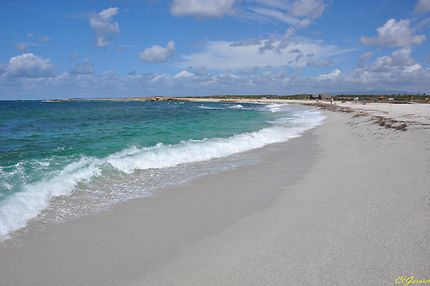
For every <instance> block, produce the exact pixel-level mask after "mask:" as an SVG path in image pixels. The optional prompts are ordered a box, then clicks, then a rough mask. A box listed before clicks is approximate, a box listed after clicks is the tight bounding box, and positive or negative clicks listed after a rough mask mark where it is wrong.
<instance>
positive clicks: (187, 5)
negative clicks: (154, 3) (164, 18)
mask: <svg viewBox="0 0 430 286" xmlns="http://www.w3.org/2000/svg"><path fill="white" fill-rule="evenodd" d="M237 2H239V1H238V0H173V2H172V4H171V6H170V12H171V13H172V14H173V15H175V16H195V17H201V18H206V17H213V18H220V17H223V16H225V15H229V14H232V13H233V10H234V6H235V4H236V3H237Z"/></svg>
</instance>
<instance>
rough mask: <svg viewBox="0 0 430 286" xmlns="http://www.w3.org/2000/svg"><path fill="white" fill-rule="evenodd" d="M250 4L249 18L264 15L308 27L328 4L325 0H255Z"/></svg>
mask: <svg viewBox="0 0 430 286" xmlns="http://www.w3.org/2000/svg"><path fill="white" fill-rule="evenodd" d="M254 2H255V4H254V5H252V4H251V5H248V7H247V9H248V10H249V11H250V12H251V15H249V18H253V17H257V18H258V17H263V18H267V19H271V20H275V21H280V22H284V23H287V24H290V25H292V26H295V27H307V26H309V25H310V24H311V23H312V21H315V20H316V19H318V18H320V17H321V16H322V14H323V12H324V9H325V7H326V4H325V3H324V1H323V0H293V1H281V0H255V1H254Z"/></svg>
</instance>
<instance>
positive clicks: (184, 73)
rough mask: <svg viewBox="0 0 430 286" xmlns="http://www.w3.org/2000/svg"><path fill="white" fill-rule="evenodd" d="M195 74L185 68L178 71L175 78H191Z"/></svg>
mask: <svg viewBox="0 0 430 286" xmlns="http://www.w3.org/2000/svg"><path fill="white" fill-rule="evenodd" d="M193 76H194V74H193V73H191V72H189V71H186V70H183V71H180V72H178V73H177V74H176V75H175V76H174V78H176V79H180V78H191V77H193Z"/></svg>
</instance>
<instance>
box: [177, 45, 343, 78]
mask: <svg viewBox="0 0 430 286" xmlns="http://www.w3.org/2000/svg"><path fill="white" fill-rule="evenodd" d="M344 52H346V51H345V50H341V49H339V48H338V47H337V46H334V45H324V44H323V43H321V42H317V41H312V40H310V39H304V38H297V39H292V38H290V39H288V41H285V40H284V39H282V38H281V39H263V40H258V41H255V42H254V41H247V42H246V44H239V43H235V42H227V41H209V42H207V43H206V45H205V47H204V49H203V51H201V52H197V53H194V54H188V55H184V56H182V61H181V62H180V65H181V66H183V67H190V66H191V67H206V68H208V69H213V70H226V69H233V70H236V69H244V68H251V67H266V66H271V67H293V68H300V67H306V66H307V65H308V63H309V61H310V60H311V59H312V61H311V64H315V65H316V64H319V65H320V66H322V65H328V64H329V63H330V62H329V59H328V58H329V57H330V56H334V55H337V54H340V53H344Z"/></svg>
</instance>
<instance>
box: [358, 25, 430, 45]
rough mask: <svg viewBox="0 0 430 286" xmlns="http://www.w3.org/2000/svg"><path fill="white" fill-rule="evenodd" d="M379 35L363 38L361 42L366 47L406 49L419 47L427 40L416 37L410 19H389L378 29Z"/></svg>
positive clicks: (423, 36) (422, 36)
mask: <svg viewBox="0 0 430 286" xmlns="http://www.w3.org/2000/svg"><path fill="white" fill-rule="evenodd" d="M377 33H378V35H377V36H376V37H361V42H362V43H363V44H366V45H377V46H387V47H406V46H411V45H419V44H421V43H422V42H423V41H424V40H425V39H426V36H425V35H415V33H414V31H413V30H412V28H411V27H410V21H409V20H408V19H404V20H399V21H396V20H395V19H389V20H388V21H387V22H386V23H385V24H384V25H383V26H382V27H379V28H378V29H377Z"/></svg>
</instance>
